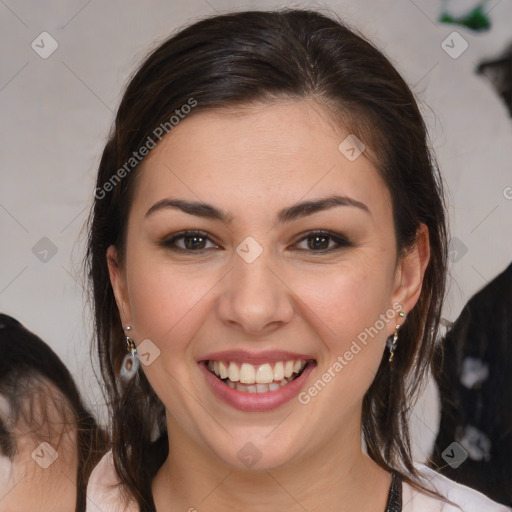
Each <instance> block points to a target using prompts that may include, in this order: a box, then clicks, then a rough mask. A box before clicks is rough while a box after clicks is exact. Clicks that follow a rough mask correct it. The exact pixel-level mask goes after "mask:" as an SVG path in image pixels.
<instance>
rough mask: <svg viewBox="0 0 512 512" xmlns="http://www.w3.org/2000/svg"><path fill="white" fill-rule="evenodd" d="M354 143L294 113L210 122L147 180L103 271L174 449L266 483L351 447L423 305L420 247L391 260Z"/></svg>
mask: <svg viewBox="0 0 512 512" xmlns="http://www.w3.org/2000/svg"><path fill="white" fill-rule="evenodd" d="M349 135H350V134H349V133H348V132H345V131H343V129H341V128H338V127H336V126H335V125H334V124H333V123H332V122H330V121H329V120H328V118H327V116H326V115H325V113H324V111H323V110H322V109H321V108H320V107H319V106H318V105H317V104H315V103H312V102H306V101H303V102H299V101H296V102H295V101H290V102H282V103H275V104H261V105H257V106H251V107H246V108H245V109H244V110H238V111H235V110H233V111H229V112H228V111H209V112H206V111H205V112H198V113H196V114H194V115H192V116H190V117H189V118H186V119H185V120H183V121H181V123H180V124H179V125H178V126H176V127H175V128H174V129H173V130H172V132H170V134H169V135H168V136H167V137H166V138H165V139H163V141H162V142H161V143H160V144H159V145H158V146H157V147H156V148H155V149H153V150H152V151H151V153H150V154H149V155H148V156H147V157H146V159H145V161H144V163H143V164H142V169H141V173H140V174H139V176H138V177H137V182H136V189H135V193H134V198H133V203H132V206H131V210H130V215H129V219H128V231H127V240H126V257H125V258H124V259H123V260H122V262H121V263H120V264H119V265H116V263H115V262H116V261H117V257H118V255H117V254H116V250H115V248H114V247H110V248H109V251H108V261H109V268H110V272H111V280H112V283H113V286H114V290H115V294H116V300H117V304H118V307H119V310H120V313H121V318H122V320H123V323H124V325H127V324H128V325H130V326H131V327H132V329H131V334H130V336H131V337H132V338H133V339H134V340H135V342H136V344H137V345H138V355H139V357H140V359H141V362H142V363H143V364H142V365H141V366H142V368H143V371H144V372H145V374H146V376H147V378H148V379H149V382H150V383H151V385H152V387H153V388H154V390H155V392H156V394H157V395H158V396H159V398H160V399H161V400H162V402H163V403H164V404H165V406H166V408H167V424H168V429H169V436H170V439H173V440H179V441H180V443H181V444H180V443H179V444H180V445H184V444H185V445H187V446H188V447H189V449H193V450H199V451H201V452H203V455H208V456H211V457H213V458H214V459H215V460H217V461H218V460H219V459H220V460H221V461H223V462H224V463H225V464H227V465H228V466H231V467H233V466H234V467H238V468H244V467H250V466H251V465H252V464H255V462H254V461H256V462H257V464H258V466H257V467H258V468H272V467H277V466H281V465H283V464H287V463H290V462H291V461H295V462H296V461H298V460H299V459H300V457H307V456H308V455H311V456H312V455H313V454H315V453H319V452H321V451H322V450H325V449H326V448H327V447H328V449H329V450H336V449H337V448H335V447H334V445H335V444H336V445H337V446H342V445H343V443H347V440H348V439H350V440H351V442H352V441H353V443H352V444H353V445H354V446H356V445H357V444H358V443H359V439H360V438H359V435H360V416H361V404H362V399H363V396H364V394H365V392H366V391H367V389H368V387H369V386H370V384H371V382H372V381H373V379H374V377H375V374H376V371H377V368H378V366H379V363H380V361H381V358H382V355H383V352H384V350H385V342H386V338H387V337H388V336H390V335H391V334H392V333H393V332H394V330H395V326H396V324H397V323H400V324H401V323H403V319H402V318H400V317H399V316H398V312H399V311H402V310H403V311H404V312H406V313H407V312H408V311H410V309H411V308H412V307H413V306H414V304H415V302H416V301H417V299H418V295H419V292H420V288H421V280H422V277H423V271H424V268H425V265H426V262H427V260H428V243H427V242H425V240H426V239H425V237H422V238H421V240H423V242H422V243H419V244H418V246H417V247H416V248H415V249H414V250H413V251H412V252H411V253H409V255H408V256H407V258H405V260H403V261H399V260H398V259H397V253H396V248H395V244H396V239H395V233H394V226H393V219H392V209H391V201H390V195H389V192H388V190H387V188H386V186H385V184H384V182H383V180H382V179H381V178H380V176H379V174H378V173H377V171H376V169H375V168H374V167H373V166H372V165H371V164H370V162H369V160H368V159H367V158H366V157H365V153H364V152H363V153H362V154H361V155H360V156H359V157H358V158H355V159H354V155H355V156H357V152H356V150H357V148H355V150H354V151H351V149H350V148H351V147H353V145H352V146H350V139H349V140H348V141H347V142H345V143H344V144H343V145H342V146H341V148H342V149H341V150H340V149H339V146H340V144H341V143H342V142H343V141H344V140H345V139H346V137H347V136H349ZM363 143H364V141H363ZM349 157H350V158H349ZM171 201H181V202H182V203H181V205H182V208H179V207H177V206H173V204H174V205H176V203H171ZM199 203H201V205H200V204H199ZM301 204H303V205H304V206H302V207H300V206H298V205H301ZM185 230H191V231H200V233H199V234H198V233H196V234H191V235H190V234H189V235H188V236H185V237H184V238H183V236H182V235H180V233H181V232H183V231H185ZM316 231H323V232H327V231H328V232H329V233H331V234H330V235H327V234H326V233H315V232H316ZM422 244H423V245H422ZM120 343H121V342H120ZM397 350H400V343H398V348H397ZM208 361H212V364H214V368H213V369H214V371H215V369H216V370H217V371H218V373H221V372H222V374H221V377H222V376H223V377H224V378H225V377H226V373H227V374H228V376H229V377H230V378H231V379H232V380H233V381H236V380H237V379H239V378H241V377H243V380H245V381H246V384H245V385H244V386H242V385H241V384H240V383H238V384H234V383H233V384H231V383H227V382H226V381H224V382H223V381H222V380H221V379H220V378H219V377H216V376H214V375H213V374H212V373H211V372H210V371H208V366H209V365H208ZM288 361H293V362H292V363H289V362H288ZM297 361H299V362H298V363H297ZM305 363H307V364H306V366H305V370H304V372H303V373H302V374H301V375H300V376H299V377H297V378H296V379H295V380H292V381H291V382H290V383H286V382H287V381H285V380H283V373H284V372H285V371H286V370H288V371H290V370H291V371H293V370H294V369H295V370H296V371H300V370H301V368H302V367H303V366H304V364H305ZM224 371H225V372H226V373H224ZM288 375H289V373H288ZM293 375H297V374H296V373H295V374H292V376H293ZM269 380H272V382H273V385H269ZM251 383H252V384H251ZM258 384H259V385H258ZM233 386H234V388H233ZM249 443H250V444H249ZM190 447H193V448H190ZM358 449H360V447H359V446H358Z"/></svg>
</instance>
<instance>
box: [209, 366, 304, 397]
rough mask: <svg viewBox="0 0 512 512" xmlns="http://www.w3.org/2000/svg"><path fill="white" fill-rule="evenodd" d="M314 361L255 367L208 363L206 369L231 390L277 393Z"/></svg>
mask: <svg viewBox="0 0 512 512" xmlns="http://www.w3.org/2000/svg"><path fill="white" fill-rule="evenodd" d="M311 364H314V361H313V360H288V361H278V362H275V363H265V364H261V365H253V364H250V363H241V364H240V363H236V362H233V361H231V362H230V361H211V360H210V361H206V368H208V370H209V371H210V373H212V374H213V375H215V377H217V378H218V379H219V380H220V381H222V382H223V383H224V384H226V385H227V386H229V387H230V388H231V389H236V390H237V391H242V392H244V393H267V392H269V391H277V390H278V389H280V388H281V387H283V386H286V385H287V384H288V383H290V382H292V381H293V380H295V379H296V378H298V377H300V375H302V373H303V372H304V370H305V368H306V367H307V366H308V365H311Z"/></svg>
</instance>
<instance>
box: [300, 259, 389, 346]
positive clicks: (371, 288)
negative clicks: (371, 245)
mask: <svg viewBox="0 0 512 512" xmlns="http://www.w3.org/2000/svg"><path fill="white" fill-rule="evenodd" d="M387 267H388V265H387V264H386V262H385V260H384V259H382V260H380V261H377V260H372V261H370V260H367V261H363V260H362V259H361V260H360V261H359V262H358V263H353V262H350V263H348V262H347V264H345V265H339V266H336V267H332V268H331V269H327V270H326V269H322V270H321V271H318V272H312V273H304V274H303V275H301V278H300V281H298V280H297V282H296V284H295V290H300V292H298V295H299V296H300V298H301V300H302V301H303V302H304V303H305V304H306V305H307V307H308V308H309V309H310V310H311V311H313V313H314V314H315V316H316V317H317V318H318V320H317V322H320V321H321V323H322V324H323V326H324V327H323V329H322V330H323V332H325V339H326V340H330V344H332V345H336V344H339V345H340V347H341V348H343V346H345V344H346V343H347V341H350V340H352V339H355V338H357V336H358V335H359V334H360V333H361V332H363V331H364V330H365V329H366V328H369V327H371V326H373V325H374V324H375V322H376V321H377V320H378V319H379V317H380V315H381V314H383V313H385V312H386V310H387V309H389V307H390V306H389V299H390V293H391V288H390V286H389V284H388V283H389V281H390V279H387V278H384V277H383V276H387V274H386V272H388V268H387ZM379 326H380V324H379ZM380 327H381V326H380ZM383 335H384V336H386V335H387V329H383ZM340 347H337V348H340Z"/></svg>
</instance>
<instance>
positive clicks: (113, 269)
mask: <svg viewBox="0 0 512 512" xmlns="http://www.w3.org/2000/svg"><path fill="white" fill-rule="evenodd" d="M106 257H107V265H108V272H109V275H110V284H111V285H112V289H113V291H114V297H115V299H116V304H117V309H118V310H119V316H120V317H121V322H122V324H123V326H124V325H127V324H130V323H131V318H132V315H131V310H130V301H129V300H128V292H127V287H126V275H125V271H124V269H123V268H122V267H121V266H120V264H119V256H118V252H117V249H116V247H115V246H114V245H111V246H110V247H109V248H108V249H107V254H106Z"/></svg>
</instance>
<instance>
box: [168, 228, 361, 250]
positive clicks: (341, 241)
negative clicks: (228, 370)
mask: <svg viewBox="0 0 512 512" xmlns="http://www.w3.org/2000/svg"><path fill="white" fill-rule="evenodd" d="M192 237H196V238H203V239H206V240H210V238H209V237H208V235H207V234H206V233H204V232H202V231H182V232H180V233H176V234H175V235H174V236H172V237H171V238H168V239H164V240H162V241H161V242H159V245H160V246H162V247H165V248H167V249H169V250H171V251H175V252H188V253H192V252H196V253H202V252H204V251H207V250H208V249H207V248H203V249H198V250H190V249H183V248H182V247H176V246H175V245H174V244H175V243H176V241H177V240H181V239H185V238H192ZM314 237H319V238H328V239H331V240H332V241H334V242H335V243H336V244H338V246H337V247H335V248H334V249H324V250H322V251H313V250H312V251H308V250H307V249H294V250H299V251H308V252H311V253H316V254H327V253H331V252H334V251H337V250H340V249H342V248H344V247H353V244H352V243H351V242H350V241H349V240H348V239H347V238H346V237H345V236H343V235H341V234H339V233H333V232H331V231H322V230H316V231H310V232H308V233H307V234H306V236H303V237H302V238H301V239H299V240H298V241H297V242H296V243H295V245H297V244H298V243H300V242H302V241H304V240H308V239H310V238H314ZM210 242H212V240H210ZM212 243H213V242H212Z"/></svg>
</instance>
